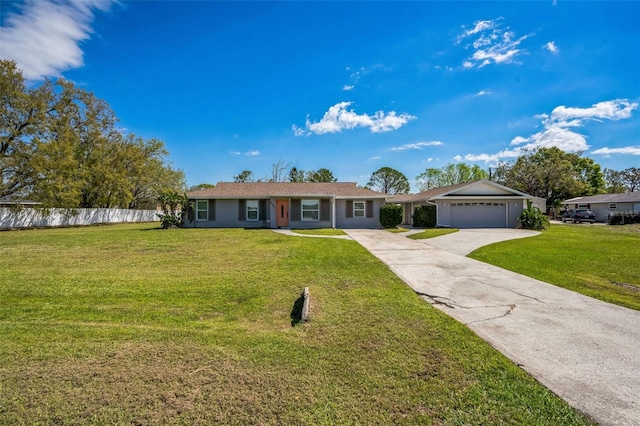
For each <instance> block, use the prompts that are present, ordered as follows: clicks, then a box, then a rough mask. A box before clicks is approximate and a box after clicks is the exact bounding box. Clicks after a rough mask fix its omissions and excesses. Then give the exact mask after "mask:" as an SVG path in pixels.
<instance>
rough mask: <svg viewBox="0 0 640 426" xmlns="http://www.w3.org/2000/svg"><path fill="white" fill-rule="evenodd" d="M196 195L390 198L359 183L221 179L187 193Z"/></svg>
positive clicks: (205, 196)
mask: <svg viewBox="0 0 640 426" xmlns="http://www.w3.org/2000/svg"><path fill="white" fill-rule="evenodd" d="M187 196H188V197H189V198H191V199H193V198H251V197H255V198H264V197H292V196H300V197H314V196H317V197H321V196H322V197H333V196H335V197H338V198H343V197H353V198H386V197H387V196H388V194H383V193H381V192H376V191H372V190H370V189H365V188H359V187H358V186H357V184H356V183H355V182H318V183H316V182H218V183H217V184H216V186H215V188H207V189H200V190H197V191H191V192H188V193H187Z"/></svg>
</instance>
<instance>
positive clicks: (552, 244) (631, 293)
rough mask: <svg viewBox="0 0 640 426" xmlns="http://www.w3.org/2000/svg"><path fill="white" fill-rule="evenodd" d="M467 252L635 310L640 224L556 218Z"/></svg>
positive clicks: (639, 291) (639, 298)
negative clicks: (530, 233) (538, 230)
mask: <svg viewBox="0 0 640 426" xmlns="http://www.w3.org/2000/svg"><path fill="white" fill-rule="evenodd" d="M469 257H472V258H474V259H478V260H481V261H483V262H487V263H491V264H493V265H496V266H500V267H502V268H505V269H509V270H512V271H515V272H519V273H521V274H524V275H528V276H530V277H533V278H537V279H539V280H541V281H546V282H548V283H551V284H554V285H557V286H560V287H564V288H568V289H569V290H573V291H577V292H579V293H582V294H585V295H587V296H591V297H594V298H596V299H600V300H604V301H606V302H610V303H615V304H617V305H621V306H626V307H627V308H631V309H636V310H640V225H624V226H598V225H595V226H594V225H587V224H580V225H559V224H557V225H552V226H551V228H550V229H548V230H547V231H544V232H543V233H542V234H541V235H538V236H535V237H530V238H522V239H518V240H511V241H505V242H502V243H498V244H493V245H490V246H486V247H482V248H480V249H478V250H476V251H474V252H473V253H471V254H470V255H469Z"/></svg>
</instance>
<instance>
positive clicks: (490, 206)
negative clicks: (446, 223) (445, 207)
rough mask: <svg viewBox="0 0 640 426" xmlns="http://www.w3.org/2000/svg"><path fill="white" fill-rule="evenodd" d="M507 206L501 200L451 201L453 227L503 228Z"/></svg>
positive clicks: (505, 221) (505, 223) (505, 222)
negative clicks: (494, 201) (493, 201)
mask: <svg viewBox="0 0 640 426" xmlns="http://www.w3.org/2000/svg"><path fill="white" fill-rule="evenodd" d="M506 225H507V208H506V206H505V203H504V202H502V203H500V202H496V203H492V202H469V203H464V202H460V203H451V227H453V228H504V227H506Z"/></svg>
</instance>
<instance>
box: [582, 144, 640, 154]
mask: <svg viewBox="0 0 640 426" xmlns="http://www.w3.org/2000/svg"><path fill="white" fill-rule="evenodd" d="M591 153H592V154H596V155H606V156H608V155H610V154H626V155H640V145H638V146H625V147H622V148H608V147H604V148H600V149H596V150H595V151H591Z"/></svg>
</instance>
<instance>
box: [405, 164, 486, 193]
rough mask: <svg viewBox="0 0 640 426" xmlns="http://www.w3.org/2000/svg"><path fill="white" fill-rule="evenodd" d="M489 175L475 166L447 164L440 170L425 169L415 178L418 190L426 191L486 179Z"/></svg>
mask: <svg viewBox="0 0 640 426" xmlns="http://www.w3.org/2000/svg"><path fill="white" fill-rule="evenodd" d="M488 178H489V174H488V173H487V172H486V171H485V170H483V169H482V168H481V167H480V166H478V165H477V164H474V165H472V166H469V165H467V164H465V163H457V164H451V163H450V164H447V165H446V166H444V167H442V168H439V169H437V168H427V169H426V170H425V171H424V172H423V173H421V174H420V175H418V177H417V178H416V181H417V184H418V189H419V190H420V191H427V190H429V189H431V188H440V187H443V186H448V185H456V184H459V183H466V182H473V181H476V180H482V179H488Z"/></svg>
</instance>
